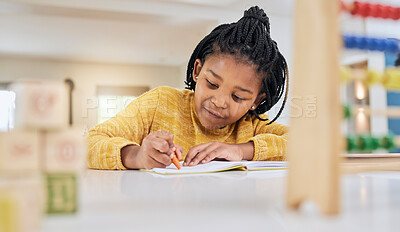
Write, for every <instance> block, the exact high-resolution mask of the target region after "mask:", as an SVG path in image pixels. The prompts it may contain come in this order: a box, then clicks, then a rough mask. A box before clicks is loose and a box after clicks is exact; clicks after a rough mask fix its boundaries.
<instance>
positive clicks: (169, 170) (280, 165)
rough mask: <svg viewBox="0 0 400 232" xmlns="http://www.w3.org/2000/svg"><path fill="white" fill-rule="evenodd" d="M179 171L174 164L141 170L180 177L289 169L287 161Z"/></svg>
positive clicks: (208, 165)
mask: <svg viewBox="0 0 400 232" xmlns="http://www.w3.org/2000/svg"><path fill="white" fill-rule="evenodd" d="M180 163H181V167H182V168H181V169H180V170H178V169H177V168H176V167H175V166H174V165H173V164H171V165H170V166H168V167H166V168H153V169H141V171H146V172H152V173H157V174H162V175H180V174H200V173H212V172H223V171H229V170H236V171H246V170H247V171H257V170H279V169H285V168H286V167H287V162H285V161H238V162H231V161H211V162H209V163H206V164H199V165H196V166H182V163H183V162H180Z"/></svg>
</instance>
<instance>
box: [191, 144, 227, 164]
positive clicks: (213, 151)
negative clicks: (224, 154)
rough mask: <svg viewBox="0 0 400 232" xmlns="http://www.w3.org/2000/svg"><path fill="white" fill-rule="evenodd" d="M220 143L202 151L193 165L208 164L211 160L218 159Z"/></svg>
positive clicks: (193, 160)
mask: <svg viewBox="0 0 400 232" xmlns="http://www.w3.org/2000/svg"><path fill="white" fill-rule="evenodd" d="M218 148H219V145H218V143H212V144H210V145H209V146H207V147H205V148H204V149H203V150H202V151H200V152H199V153H198V154H197V155H196V157H195V158H194V159H192V162H191V163H193V164H192V165H197V164H199V163H207V162H209V161H210V160H213V159H215V158H216V157H218V155H219V153H218V150H220V149H218ZM207 160H208V161H207ZM203 161H204V162H203Z"/></svg>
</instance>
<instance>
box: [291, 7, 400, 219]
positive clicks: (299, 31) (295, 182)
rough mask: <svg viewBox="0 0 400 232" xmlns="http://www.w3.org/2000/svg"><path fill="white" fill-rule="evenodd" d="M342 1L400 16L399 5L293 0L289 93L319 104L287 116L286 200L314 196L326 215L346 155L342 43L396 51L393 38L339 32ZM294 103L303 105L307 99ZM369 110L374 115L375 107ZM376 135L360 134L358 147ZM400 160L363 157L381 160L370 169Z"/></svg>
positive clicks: (366, 11)
mask: <svg viewBox="0 0 400 232" xmlns="http://www.w3.org/2000/svg"><path fill="white" fill-rule="evenodd" d="M340 6H341V8H342V9H343V10H346V11H348V12H350V13H351V14H353V15H360V16H362V17H381V18H387V19H392V20H397V19H399V18H400V11H399V8H393V7H387V6H382V5H379V4H375V5H374V4H366V3H360V2H357V1H356V2H354V3H350V4H344V3H341V2H339V1H319V0H297V2H296V7H295V38H294V41H295V46H294V66H293V67H294V72H293V73H294V78H293V79H292V86H293V88H292V95H293V96H302V97H307V96H313V97H314V98H316V99H317V107H316V112H315V117H311V118H310V117H296V118H291V122H290V134H289V148H288V159H289V171H288V183H287V184H288V185H287V196H286V198H287V199H286V200H287V205H288V206H289V207H291V208H299V207H300V205H301V203H302V202H304V201H305V200H312V201H314V202H315V203H316V205H317V206H319V209H320V210H321V211H322V212H323V213H325V214H336V213H338V212H339V206H340V204H339V203H340V199H339V195H340V185H339V183H340V182H339V181H340V173H341V166H340V164H341V163H344V162H341V161H343V160H344V158H342V154H343V153H344V150H345V147H346V139H345V138H343V136H342V134H341V120H342V118H343V109H342V106H341V103H340V99H339V87H340V78H339V77H340V71H339V70H340V69H339V51H340V49H341V44H342V45H344V46H347V48H355V49H369V50H376V51H388V50H390V51H397V52H398V50H399V43H398V41H396V40H379V39H378V38H367V37H362V38H361V37H354V36H353V37H342V36H340V33H339V25H338V16H339V14H340ZM388 12H389V13H390V14H389V13H388ZM391 74H393V72H391ZM396 75H397V74H396ZM390 77H392V76H390ZM392 79H393V78H392ZM396 81H397V80H396ZM397 82H399V83H400V81H397ZM382 83H383V82H382ZM392 86H393V85H392ZM298 106H299V107H302V108H303V109H304V108H305V107H306V103H305V102H303V103H300V105H298ZM366 110H367V109H366ZM369 113H371V114H372V113H373V110H370V111H369ZM376 140H377V139H375V140H374V139H372V138H360V139H359V141H358V144H357V145H358V146H361V142H362V141H364V142H367V141H368V142H370V141H375V142H376ZM392 141H397V140H395V139H393V140H392ZM378 143H379V141H378ZM375 145H376V144H375ZM375 145H373V146H375ZM371 146H372V145H371ZM399 159H400V158H397V161H398V162H381V161H379V160H375V159H368V161H366V162H370V163H376V162H378V163H379V164H382V165H374V166H371V165H370V168H371V167H372V168H374V169H379V170H386V169H387V168H390V169H396V170H400V162H399ZM342 166H343V165H342ZM357 170H360V169H357ZM364 170H365V169H364ZM369 170H370V169H369Z"/></svg>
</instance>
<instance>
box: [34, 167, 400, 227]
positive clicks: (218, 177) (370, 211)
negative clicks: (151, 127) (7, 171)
mask: <svg viewBox="0 0 400 232" xmlns="http://www.w3.org/2000/svg"><path fill="white" fill-rule="evenodd" d="M286 175H287V172H286V170H278V171H252V172H240V171H234V172H224V173H213V174H203V175H184V176H172V177H171V176H161V175H157V174H151V173H146V172H140V171H100V170H87V171H85V172H84V173H83V174H82V176H81V177H80V178H79V186H80V189H79V211H78V213H76V214H72V215H52V216H46V217H45V219H44V221H43V225H42V231H46V232H47V231H49V232H50V231H51V232H54V231H57V232H63V231H71V232H72V231H73V232H79V231H85V232H86V231H87V232H89V231H96V232H101V231H108V232H109V231H112V232H119V231H140V232H142V231H163V232H165V231H171V232H172V231H202V232H204V231H221V232H222V231H296V232H297V231H307V232H310V231H316V232H328V231H335V232H336V231H363V232H366V231H377V232H378V231H379V232H382V231H396V232H398V231H400V172H369V173H359V174H353V175H346V176H343V178H342V182H341V183H342V184H341V187H342V189H341V213H340V214H339V215H337V216H325V215H322V214H320V213H319V212H318V210H317V209H316V206H315V205H314V204H313V203H310V202H308V203H305V204H303V205H302V207H301V209H300V210H298V211H292V210H289V209H287V208H286V206H285V189H286Z"/></svg>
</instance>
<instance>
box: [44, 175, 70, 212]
mask: <svg viewBox="0 0 400 232" xmlns="http://www.w3.org/2000/svg"><path fill="white" fill-rule="evenodd" d="M46 179H47V213H48V214H60V213H75V212H76V211H77V183H76V175H75V174H68V173H51V174H46Z"/></svg>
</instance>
